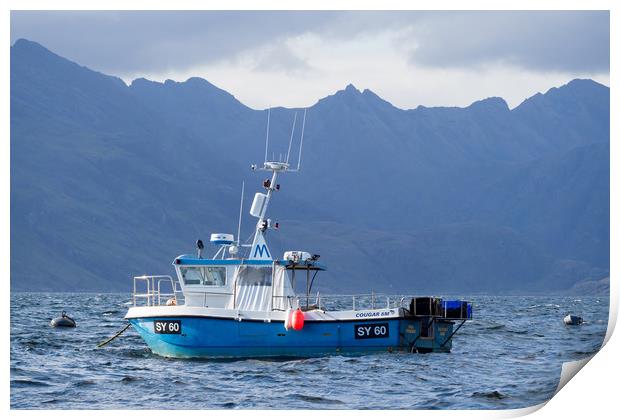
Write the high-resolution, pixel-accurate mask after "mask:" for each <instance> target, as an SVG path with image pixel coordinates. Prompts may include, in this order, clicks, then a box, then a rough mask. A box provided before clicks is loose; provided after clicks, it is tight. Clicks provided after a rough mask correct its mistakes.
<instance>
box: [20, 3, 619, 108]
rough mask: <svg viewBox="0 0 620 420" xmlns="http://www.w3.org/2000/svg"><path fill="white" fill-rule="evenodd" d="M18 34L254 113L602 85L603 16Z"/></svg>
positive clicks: (48, 26) (158, 23) (202, 16)
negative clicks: (362, 97)
mask: <svg viewBox="0 0 620 420" xmlns="http://www.w3.org/2000/svg"><path fill="white" fill-rule="evenodd" d="M19 38H26V39H30V40H32V41H36V42H39V43H41V44H43V45H44V46H45V47H47V48H49V49H50V50H52V51H54V52H56V53H57V54H59V55H61V56H63V57H66V58H69V59H71V60H73V61H76V62H78V63H79V64H82V65H85V66H87V67H90V68H92V69H94V70H98V71H101V72H104V73H107V74H111V75H116V76H119V77H121V78H122V79H123V80H125V82H127V83H128V84H129V83H131V81H132V80H133V79H135V78H138V77H145V78H147V79H151V80H158V81H164V80H166V79H173V80H177V81H184V80H186V79H187V78H189V77H192V76H199V77H203V78H205V79H207V80H209V81H210V82H211V83H213V84H215V85H217V86H219V87H221V88H222V89H225V90H227V91H228V92H230V93H232V94H233V95H235V97H237V98H238V99H239V100H241V101H242V102H244V103H245V104H246V105H248V106H251V107H253V108H264V107H267V106H269V105H273V106H308V105H312V104H313V103H315V102H316V101H317V100H318V99H320V98H321V97H324V96H327V95H330V94H332V93H334V92H335V91H336V90H339V89H343V88H344V87H345V86H346V85H347V84H348V83H353V84H354V85H355V86H356V87H357V88H358V89H360V90H363V89H366V88H368V89H370V90H372V91H374V92H376V93H377V94H378V95H379V96H381V97H383V98H384V99H386V100H388V101H390V102H391V103H393V104H394V105H396V106H398V107H400V108H415V107H416V106H418V105H426V106H437V105H445V106H452V105H456V106H466V105H469V104H470V103H471V102H473V101H476V100H478V99H482V98H486V97H489V96H501V97H503V98H504V99H506V100H507V101H508V104H509V105H510V107H514V106H516V105H518V104H519V103H520V102H521V101H523V100H524V99H525V98H526V97H529V96H531V95H533V94H535V93H536V92H539V91H541V92H545V91H547V90H548V89H549V88H551V87H553V86H560V85H562V84H565V83H566V82H568V81H569V80H571V79H573V78H577V77H580V78H592V79H594V80H596V81H598V82H601V83H604V84H606V85H609V14H608V12H593V11H575V12H564V11H549V12H546V11H531V12H529V11H528V12H512V11H501V12H477V11H469V12H432V11H420V12H418V11H411V12H387V11H386V12H217V11H197V12H196V11H194V12H186V11H181V12H170V11H165V12H144V11H138V12H94V11H89V12H65V11H53V12H21V11H20V12H15V11H14V12H11V43H13V42H14V41H15V40H16V39H19Z"/></svg>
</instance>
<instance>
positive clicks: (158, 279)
mask: <svg viewBox="0 0 620 420" xmlns="http://www.w3.org/2000/svg"><path fill="white" fill-rule="evenodd" d="M177 284H178V285H179V287H177ZM144 286H146V290H144ZM162 286H164V287H166V286H167V289H168V290H169V291H168V292H166V291H162V290H163V288H162ZM140 289H142V290H140ZM172 298H174V299H175V304H181V303H182V302H179V300H180V299H183V294H182V293H181V288H180V283H179V281H178V280H174V279H173V278H172V277H171V276H163V275H158V276H137V277H134V278H133V306H137V305H138V302H139V301H141V300H144V301H145V303H146V306H161V305H162V304H163V305H166V304H167V303H168V300H169V299H172Z"/></svg>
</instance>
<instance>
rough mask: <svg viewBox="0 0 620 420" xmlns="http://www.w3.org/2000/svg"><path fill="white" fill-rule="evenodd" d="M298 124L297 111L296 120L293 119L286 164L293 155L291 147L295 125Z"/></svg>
mask: <svg viewBox="0 0 620 420" xmlns="http://www.w3.org/2000/svg"><path fill="white" fill-rule="evenodd" d="M296 122H297V111H295V118H293V129H292V130H291V139H290V140H289V142H288V152H286V163H288V158H289V156H290V154H291V145H292V144H293V134H295V123H296Z"/></svg>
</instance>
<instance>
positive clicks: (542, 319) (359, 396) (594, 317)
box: [11, 293, 609, 409]
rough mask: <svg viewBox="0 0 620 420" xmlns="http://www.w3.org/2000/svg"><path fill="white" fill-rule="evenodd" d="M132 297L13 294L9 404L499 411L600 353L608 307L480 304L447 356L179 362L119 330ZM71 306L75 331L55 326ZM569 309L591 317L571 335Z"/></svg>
mask: <svg viewBox="0 0 620 420" xmlns="http://www.w3.org/2000/svg"><path fill="white" fill-rule="evenodd" d="M128 300H129V296H128V295H126V294H42V293H16V294H12V295H11V408H14V409H20V408H41V409H55V408H58V409H93V408H101V409H112V408H114V409H129V408H141V409H173V408H174V409H176V408H178V409H203V408H276V409H277V408H288V409H291V408H307V409H344V408H348V409H396V408H402V409H415V408H419V409H457V408H458V409H463V408H472V409H501V408H519V407H526V406H531V405H534V404H538V403H541V402H543V401H546V400H548V399H549V398H550V397H551V396H552V395H553V392H554V391H555V389H556V387H557V384H558V380H559V376H560V370H561V363H562V362H563V361H569V360H577V359H582V358H584V357H587V356H589V355H591V354H592V353H593V352H595V351H597V350H598V349H599V347H600V345H601V343H602V341H603V338H604V336H605V332H606V329H607V318H608V308H609V299H607V298H581V299H576V298H574V297H474V298H470V300H472V301H473V302H475V304H474V315H475V320H474V321H472V322H469V323H467V324H466V326H464V327H463V328H462V329H461V331H460V332H459V333H458V334H457V336H455V338H454V341H453V350H452V353H449V354H439V353H437V354H396V353H395V354H388V353H386V354H378V355H367V356H357V357H345V356H331V357H321V358H311V359H299V360H254V359H249V360H235V361H227V362H224V361H208V360H172V359H165V358H162V357H159V356H155V355H153V354H151V353H150V351H149V350H148V349H147V347H146V346H145V344H144V342H143V341H142V340H141V338H140V337H139V336H138V335H137V334H136V333H135V332H134V331H133V330H132V329H130V330H128V331H127V332H126V333H125V334H124V335H123V336H121V337H120V338H119V339H117V340H115V341H114V342H112V343H111V344H110V345H109V346H107V347H105V348H103V349H95V346H96V344H97V343H99V342H100V341H102V340H103V339H105V338H107V337H109V336H111V335H112V334H113V333H114V332H116V331H117V330H119V329H120V328H121V327H122V326H123V325H124V324H123V320H122V317H123V315H124V314H125V310H126V307H125V306H124V302H127V301H128ZM63 309H65V310H66V311H67V312H68V313H69V314H72V315H73V316H74V317H75V318H76V320H77V323H78V327H77V328H76V329H53V328H50V327H49V321H50V319H51V318H52V317H55V316H57V315H58V314H59V313H60V311H61V310H63ZM569 312H570V313H573V314H577V315H580V316H583V318H584V319H585V320H586V321H587V323H586V324H584V325H581V326H578V327H567V326H565V325H564V324H563V323H562V318H563V317H564V316H565V315H566V314H567V313H569Z"/></svg>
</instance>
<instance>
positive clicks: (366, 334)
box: [355, 322, 390, 340]
mask: <svg viewBox="0 0 620 420" xmlns="http://www.w3.org/2000/svg"><path fill="white" fill-rule="evenodd" d="M389 336H390V324H388V323H387V322H381V323H379V324H356V325H355V339H356V340H363V339H366V338H385V337H389Z"/></svg>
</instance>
